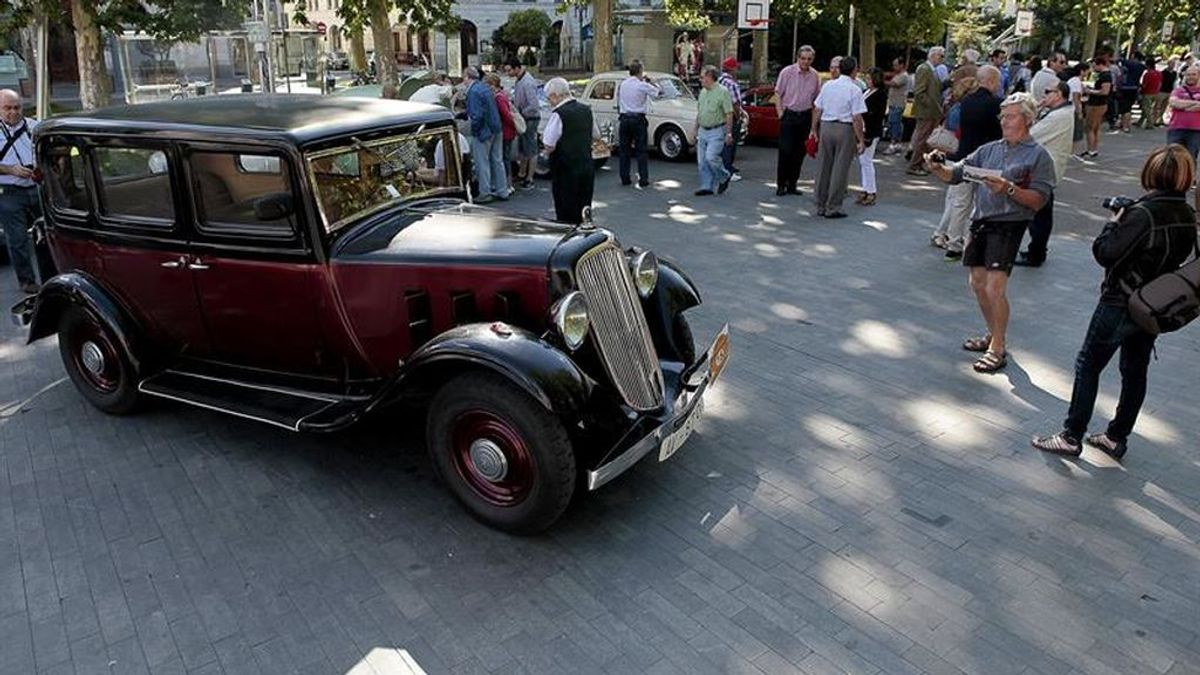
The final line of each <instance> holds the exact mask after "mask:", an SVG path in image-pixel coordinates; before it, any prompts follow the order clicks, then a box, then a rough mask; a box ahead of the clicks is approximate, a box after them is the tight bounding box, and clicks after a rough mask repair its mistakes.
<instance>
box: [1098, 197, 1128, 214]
mask: <svg viewBox="0 0 1200 675" xmlns="http://www.w3.org/2000/svg"><path fill="white" fill-rule="evenodd" d="M1136 201H1137V200H1136V199H1133V198H1132V197H1120V196H1118V197H1105V198H1104V199H1103V200H1101V202H1100V205H1101V206H1103V207H1104V208H1106V209H1108V210H1109V211H1112V212H1113V213H1117V212H1118V211H1120V210H1121V209H1125V208H1129V207H1130V206H1132V205H1133V204H1134V202H1136Z"/></svg>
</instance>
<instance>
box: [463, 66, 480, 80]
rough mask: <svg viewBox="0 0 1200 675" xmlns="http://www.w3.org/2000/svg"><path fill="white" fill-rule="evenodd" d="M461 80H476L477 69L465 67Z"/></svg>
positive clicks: (477, 76) (477, 77)
mask: <svg viewBox="0 0 1200 675" xmlns="http://www.w3.org/2000/svg"><path fill="white" fill-rule="evenodd" d="M463 78H464V79H467V80H478V79H479V69H478V68H476V67H475V66H467V67H466V69H465V70H463Z"/></svg>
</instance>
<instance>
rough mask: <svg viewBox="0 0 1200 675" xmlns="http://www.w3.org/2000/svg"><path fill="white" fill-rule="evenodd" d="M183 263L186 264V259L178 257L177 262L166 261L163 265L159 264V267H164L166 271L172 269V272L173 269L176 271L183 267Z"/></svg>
mask: <svg viewBox="0 0 1200 675" xmlns="http://www.w3.org/2000/svg"><path fill="white" fill-rule="evenodd" d="M185 262H187V258H184V257H183V256H180V257H179V260H168V261H166V262H164V263H159V266H160V267H166V268H167V269H172V270H173V269H178V268H180V267H183V264H184V263H185Z"/></svg>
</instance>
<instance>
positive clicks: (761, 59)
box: [750, 30, 796, 84]
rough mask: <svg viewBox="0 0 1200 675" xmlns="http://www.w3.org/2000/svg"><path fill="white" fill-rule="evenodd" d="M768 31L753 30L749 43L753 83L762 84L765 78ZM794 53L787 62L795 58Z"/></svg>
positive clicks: (768, 44) (768, 41)
mask: <svg viewBox="0 0 1200 675" xmlns="http://www.w3.org/2000/svg"><path fill="white" fill-rule="evenodd" d="M769 38H770V31H765V30H756V31H754V43H753V44H752V45H751V51H750V58H751V63H752V65H753V81H754V84H763V83H766V82H768V80H767V56H768V54H767V52H768V51H770V43H771V41H770V39H769ZM795 56H796V55H795V54H792V58H791V59H789V62H790V61H792V60H794V59H795Z"/></svg>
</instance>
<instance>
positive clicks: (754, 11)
mask: <svg viewBox="0 0 1200 675" xmlns="http://www.w3.org/2000/svg"><path fill="white" fill-rule="evenodd" d="M737 18H738V21H737V27H738V30H751V31H754V30H767V29H769V28H770V27H771V0H738V13H737Z"/></svg>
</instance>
